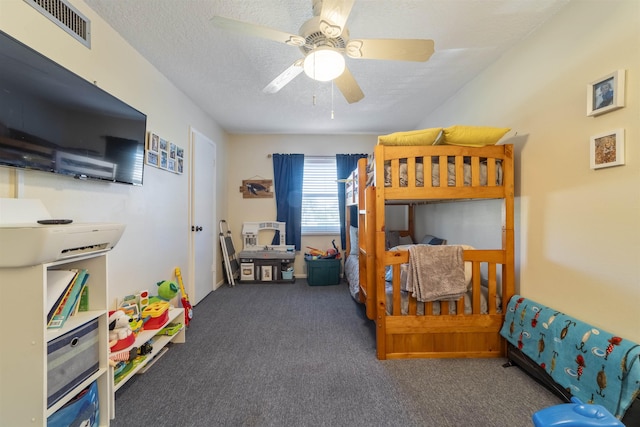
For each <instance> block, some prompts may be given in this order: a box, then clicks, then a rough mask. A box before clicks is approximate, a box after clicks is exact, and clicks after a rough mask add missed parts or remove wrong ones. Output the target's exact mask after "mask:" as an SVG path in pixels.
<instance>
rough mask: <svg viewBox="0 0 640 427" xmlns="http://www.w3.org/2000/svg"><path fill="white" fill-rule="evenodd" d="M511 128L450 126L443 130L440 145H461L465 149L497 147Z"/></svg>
mask: <svg viewBox="0 0 640 427" xmlns="http://www.w3.org/2000/svg"><path fill="white" fill-rule="evenodd" d="M510 130H511V129H510V128H494V127H489V126H461V125H456V126H450V127H448V128H445V129H443V130H442V133H443V136H444V138H442V141H441V142H440V141H439V143H440V144H446V145H461V146H463V147H484V146H485V145H495V144H496V143H497V142H498V141H500V138H502V137H503V136H505V134H506V133H507V132H509V131H510Z"/></svg>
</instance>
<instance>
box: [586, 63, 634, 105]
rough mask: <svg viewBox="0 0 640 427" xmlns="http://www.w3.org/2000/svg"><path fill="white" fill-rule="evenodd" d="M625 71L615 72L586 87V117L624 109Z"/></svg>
mask: <svg viewBox="0 0 640 427" xmlns="http://www.w3.org/2000/svg"><path fill="white" fill-rule="evenodd" d="M624 76H625V70H617V71H614V72H613V73H611V74H609V75H606V76H604V77H601V78H599V79H598V80H596V81H593V82H591V83H589V84H588V85H587V116H599V115H600V114H604V113H608V112H609V111H613V110H617V109H618V108H622V107H624V86H625V84H624Z"/></svg>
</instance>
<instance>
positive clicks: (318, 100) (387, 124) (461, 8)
mask: <svg viewBox="0 0 640 427" xmlns="http://www.w3.org/2000/svg"><path fill="white" fill-rule="evenodd" d="M568 1H569V0H356V2H355V5H354V6H353V9H352V11H351V14H350V16H349V20H348V21H347V26H348V28H349V31H350V34H351V37H352V38H424V39H432V40H434V42H435V53H434V54H433V56H432V57H431V58H430V59H429V61H427V62H401V61H386V60H363V59H359V60H358V59H352V58H347V66H348V67H349V69H350V70H351V73H352V74H353V76H354V77H355V79H356V80H357V82H358V84H359V85H360V87H361V88H362V91H363V92H364V94H365V97H364V99H362V100H361V101H360V102H358V103H355V104H348V103H347V102H346V101H345V100H344V98H343V97H342V94H341V93H340V92H339V91H338V90H337V88H332V84H331V83H330V82H329V83H320V82H316V81H313V80H311V79H309V78H308V77H307V76H306V75H304V73H303V74H300V75H299V76H298V77H296V78H295V79H294V80H293V81H292V82H290V83H289V84H288V85H286V86H285V87H284V88H283V89H281V90H280V91H279V92H277V93H275V94H265V93H263V92H262V89H263V88H264V87H265V86H266V85H267V84H268V83H270V82H271V81H272V80H273V79H274V78H275V77H276V76H278V75H279V74H280V73H281V72H282V71H284V70H285V69H286V68H287V67H289V66H290V65H291V64H292V63H293V62H294V61H295V60H296V59H298V58H301V57H302V53H301V52H300V50H299V49H298V48H295V47H291V46H287V45H285V44H280V43H277V42H274V41H271V40H266V39H262V38H256V37H251V36H247V35H242V34H237V33H232V32H229V31H224V30H221V29H219V28H216V27H214V26H213V25H212V23H211V21H210V19H211V18H212V17H213V16H214V15H221V16H225V17H229V18H233V19H237V20H241V21H246V22H251V23H256V24H259V25H263V26H267V27H271V28H274V29H277V30H281V31H285V32H289V33H293V34H298V29H299V28H300V26H301V25H302V23H303V22H304V21H306V20H307V19H309V18H311V17H312V16H313V13H312V0H85V2H86V3H87V4H88V5H89V6H90V7H91V8H92V9H93V10H95V12H96V13H97V14H98V15H100V16H101V17H102V18H103V19H104V20H105V21H106V22H107V23H108V24H109V25H111V26H112V27H113V28H114V29H115V30H116V31H117V32H118V33H119V34H121V35H122V37H123V38H124V39H125V40H127V41H128V42H129V43H130V44H131V46H133V47H134V48H135V49H136V50H137V51H138V52H140V54H141V55H142V56H144V57H145V58H147V60H149V61H150V62H151V63H152V64H153V65H154V66H155V67H156V68H157V69H158V70H160V72H162V73H163V74H164V75H165V76H166V77H167V78H168V79H169V80H171V81H172V82H173V83H174V84H175V85H176V86H177V87H178V88H179V89H181V90H182V91H183V92H184V93H186V94H187V95H188V96H189V97H190V98H191V99H192V100H193V101H194V102H195V103H196V104H197V105H199V106H200V107H201V108H202V109H203V110H205V111H206V112H208V113H209V114H210V115H211V116H212V117H213V118H214V119H215V120H216V122H217V123H218V124H219V125H220V126H221V127H222V128H223V129H225V130H226V131H227V132H229V133H302V134H309V133H311V134H335V133H378V134H383V133H389V132H395V131H400V130H409V129H415V128H416V127H417V126H418V125H419V123H420V121H421V120H422V119H423V118H424V117H425V116H426V115H427V114H428V113H429V112H431V111H433V110H434V109H435V108H437V107H438V105H440V104H442V103H443V102H444V101H445V100H446V99H447V98H448V97H450V96H452V95H453V94H455V93H456V92H457V91H458V90H459V89H460V88H461V87H462V86H464V85H465V84H466V83H467V82H468V81H470V80H471V79H473V77H474V76H476V75H477V74H479V73H480V72H481V71H482V70H483V69H484V68H486V67H487V66H488V65H489V64H491V63H492V62H494V61H496V60H497V59H498V58H499V57H500V56H501V55H502V54H503V53H504V52H505V51H506V50H508V49H509V48H510V47H512V46H513V44H514V43H516V42H518V41H519V40H522V39H523V38H524V37H527V36H528V35H529V34H530V33H531V32H532V31H535V30H536V29H537V28H538V27H539V26H540V25H541V24H542V23H544V22H545V21H546V20H548V19H549V18H550V17H551V16H552V15H554V14H555V13H557V12H558V10H559V9H560V8H562V7H563V6H565V5H566V4H567V3H568ZM332 106H333V110H334V112H335V114H334V118H333V119H332V118H331V111H332Z"/></svg>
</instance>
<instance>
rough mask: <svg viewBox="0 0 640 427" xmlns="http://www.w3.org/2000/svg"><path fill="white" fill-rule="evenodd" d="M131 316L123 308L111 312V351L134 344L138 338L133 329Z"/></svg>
mask: <svg viewBox="0 0 640 427" xmlns="http://www.w3.org/2000/svg"><path fill="white" fill-rule="evenodd" d="M130 322H131V318H130V317H129V316H127V314H126V313H125V312H124V311H122V310H116V311H113V312H109V348H110V350H111V352H115V351H118V350H122V349H124V348H127V347H129V346H130V345H133V343H134V342H135V340H136V337H135V335H133V331H132V330H131V325H130Z"/></svg>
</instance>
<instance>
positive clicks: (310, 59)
mask: <svg viewBox="0 0 640 427" xmlns="http://www.w3.org/2000/svg"><path fill="white" fill-rule="evenodd" d="M303 67H304V72H305V74H306V75H307V76H309V77H310V78H312V79H313V80H318V81H321V82H328V81H329V80H333V79H335V78H336V77H339V76H340V75H341V74H342V73H343V72H344V68H345V62H344V56H343V55H342V54H341V53H340V52H338V51H335V50H333V49H331V48H322V47H319V48H317V49H315V50H313V51H312V52H310V53H309V54H308V55H307V56H306V58H305V59H304V65H303Z"/></svg>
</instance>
